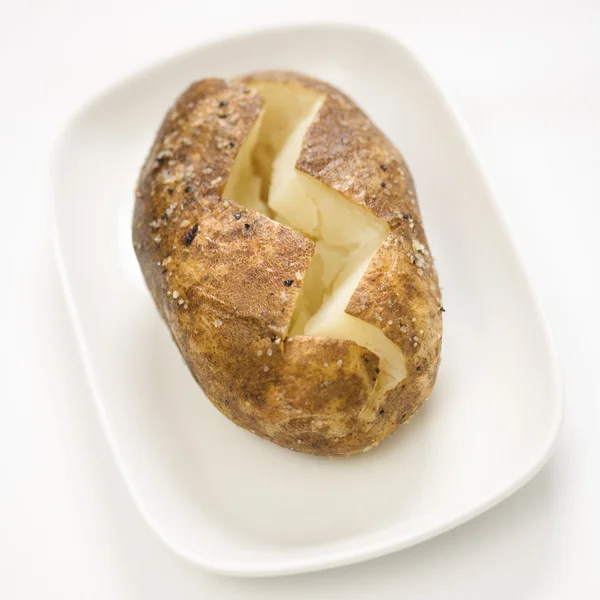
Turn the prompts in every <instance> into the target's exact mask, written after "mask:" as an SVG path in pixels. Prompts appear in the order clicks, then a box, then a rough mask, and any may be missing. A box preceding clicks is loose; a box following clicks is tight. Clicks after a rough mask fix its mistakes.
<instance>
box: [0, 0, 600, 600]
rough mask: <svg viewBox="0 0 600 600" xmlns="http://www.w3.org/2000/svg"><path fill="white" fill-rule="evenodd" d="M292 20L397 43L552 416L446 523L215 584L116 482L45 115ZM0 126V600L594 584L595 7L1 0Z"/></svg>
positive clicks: (428, 1)
mask: <svg viewBox="0 0 600 600" xmlns="http://www.w3.org/2000/svg"><path fill="white" fill-rule="evenodd" d="M311 20H327V21H345V22H359V23H365V24H371V25H374V26H377V27H379V28H380V29H383V30H385V31H388V32H390V33H392V34H394V35H396V36H398V37H400V38H402V39H403V40H404V41H405V42H406V43H407V44H408V45H409V46H411V47H412V48H413V49H414V50H415V52H416V53H417V54H418V56H420V58H421V59H422V60H423V61H424V63H425V65H426V67H428V68H429V70H430V71H431V72H432V74H433V75H434V77H435V78H436V79H438V80H439V82H440V83H441V84H442V86H443V87H444V88H445V90H446V91H447V92H448V94H449V96H450V99H451V100H452V101H453V103H454V105H455V106H456V108H457V109H458V111H459V112H460V113H461V114H462V116H463V117H464V119H465V121H466V122H467V124H468V125H469V126H470V128H471V129H472V131H473V133H474V136H475V140H476V142H477V144H478V146H479V149H480V151H481V153H482V158H483V162H484V163H485V164H486V165H487V167H488V170H489V172H490V176H491V179H492V181H493V183H494V184H495V186H496V188H497V190H498V193H499V196H500V199H501V201H502V203H503V204H504V207H505V209H506V212H507V213H508V217H509V221H510V222H511V224H512V227H513V231H514V233H515V236H516V238H517V242H518V245H519V246H520V248H521V250H522V252H523V254H524V256H525V261H526V264H527V267H528V269H529V271H530V273H531V276H532V278H533V280H534V283H535V285H536V287H537V289H538V291H539V293H540V295H541V298H542V302H543V304H544V306H545V308H546V313H547V316H548V319H549V321H550V325H551V328H552V331H553V334H554V337H555V341H556V344H557V348H558V352H559V356H560V359H561V362H562V365H563V368H564V374H565V380H566V393H567V413H566V420H565V425H564V429H563V432H562V435H561V438H560V440H559V442H558V445H557V447H556V451H555V453H554V456H553V457H552V458H551V459H550V461H549V463H548V464H547V466H546V467H545V468H544V469H543V470H542V472H541V473H540V474H539V475H538V476H537V477H536V478H535V479H534V480H533V481H532V482H531V483H529V484H528V485H527V486H525V488H523V489H522V490H521V491H519V492H517V493H516V494H515V495H514V496H512V497H511V498H510V499H508V500H507V501H505V502H504V503H502V504H501V505H500V506H498V507H496V508H494V509H493V510H491V511H490V512H488V513H486V514H485V515H483V516H481V517H479V518H477V519H475V520H474V521H471V522H470V523H468V524H467V525H464V526H462V527H460V528H458V529H456V530H454V531H452V532H450V533H448V534H446V535H443V536H441V537H439V538H437V539H435V540H432V541H430V542H427V543H424V544H422V545H420V546H418V547H415V548H413V549H410V550H407V551H404V552H400V553H397V554H394V555H391V556H389V557H386V558H383V559H379V560H376V561H372V562H369V563H364V564H361V565H357V566H352V567H348V568H344V569H337V570H333V571H329V572H325V573H319V574H311V575H303V576H295V577H290V578H279V579H262V580H261V579H257V580H247V579H246V580H244V579H229V578H225V577H219V576H214V575H211V574H208V573H205V572H202V571H200V570H199V569H197V568H195V567H193V566H190V565H188V564H186V563H184V562H183V561H181V560H180V559H179V558H176V557H175V556H174V555H172V554H171V553H170V552H169V551H168V550H167V549H165V548H164V547H163V546H162V544H161V542H159V541H158V540H157V539H156V538H155V537H154V535H153V534H152V533H151V531H150V530H149V529H148V528H147V527H146V525H145V524H144V523H143V522H142V520H141V518H140V517H139V515H138V514H137V512H136V510H135V509H134V507H133V505H132V503H131V501H130V498H129V497H128V495H127V493H126V491H125V488H124V486H123V485H122V483H121V481H120V478H119V475H118V474H117V471H116V469H115V466H114V464H113V460H112V457H111V455H110V453H109V450H108V446H107V444H106V443H105V440H104V439H103V437H102V433H101V431H100V427H99V422H98V420H97V418H96V415H95V412H94V411H95V409H94V406H93V404H92V400H91V396H90V393H89V390H88V388H87V386H86V382H85V379H84V376H83V373H82V369H81V364H80V362H79V359H78V354H77V350H76V348H75V344H74V338H73V333H72V331H71V327H70V323H69V320H68V315H67V312H66V309H65V306H64V302H63V297H62V295H61V289H60V284H59V282H58V278H57V270H56V266H55V264H54V260H53V257H52V252H51V246H50V241H49V237H48V231H47V228H46V214H45V211H46V207H45V200H46V198H45V181H44V177H45V175H46V173H45V169H46V163H47V158H48V154H49V151H50V149H51V147H52V142H53V140H54V139H55V137H56V135H57V134H58V132H59V131H60V128H61V125H62V123H63V122H64V120H65V119H66V118H67V117H68V116H69V114H71V113H72V111H73V110H74V109H75V108H76V107H77V106H78V105H79V104H80V103H81V102H82V101H83V100H85V99H86V98H87V97H89V96H90V95H92V94H93V93H94V92H95V91H98V90H100V89H102V88H103V87H104V86H105V85H107V84H108V83H111V82H113V81H115V80H118V79H119V78H121V77H123V76H125V75H127V74H129V73H132V72H134V71H135V70H137V69H138V68H140V67H142V66H146V65H149V64H151V63H152V62H153V61H154V60H156V59H160V58H161V57H164V56H165V55H171V54H174V53H177V52H178V51H180V50H183V49H187V48H190V47H193V46H195V45H197V44H200V43H202V42H204V41H207V40H212V39H215V38H218V37H221V36H223V35H226V34H229V33H232V32H236V31H240V30H247V29H249V28H252V27H257V26H265V25H271V24H278V23H289V22H305V21H311ZM0 119H1V121H0V123H1V124H0V192H1V196H0V202H1V208H2V211H1V213H0V244H1V250H2V252H1V254H0V257H1V261H2V272H3V277H2V287H1V292H0V319H1V323H2V328H1V337H0V340H1V342H0V353H1V355H0V365H2V366H1V367H0V368H1V373H2V377H1V378H0V385H1V388H0V389H1V391H2V395H1V400H2V404H1V409H2V412H1V413H0V415H1V416H0V597H1V598H3V599H4V598H6V599H11V600H12V599H13V598H44V599H54V598H61V599H62V598H68V599H71V598H93V599H96V598H98V599H108V598H111V599H112V598H115V599H121V598H127V599H129V598H135V599H137V598H140V599H154V598H157V599H158V598H160V599H162V598H169V599H170V598H194V599H198V598H200V599H204V598H206V599H212V598H219V600H221V599H222V600H228V599H230V598H231V599H242V598H244V599H251V600H259V599H260V600H279V599H285V600H296V599H304V598H310V599H311V600H321V599H327V600H329V599H333V600H335V599H338V598H339V599H342V598H343V599H344V600H347V599H353V598H368V599H375V600H376V599H379V598H386V599H387V598H400V597H402V598H419V599H426V600H428V599H440V600H441V599H444V600H447V599H450V600H452V599H454V598H456V599H460V600H468V599H470V598H474V599H480V598H486V599H502V600H504V599H513V598H515V599H520V598H527V599H529V598H535V599H543V600H553V599H559V598H560V599H562V598H577V597H578V598H597V597H600V572H599V571H600V542H599V539H600V517H598V510H599V508H600V464H599V463H600V423H599V416H600V411H599V409H598V404H599V403H600V393H599V392H600V385H599V383H598V377H597V372H598V371H599V370H600V352H599V350H598V348H599V343H598V341H597V340H598V338H599V337H600V326H599V324H598V323H599V320H600V294H599V291H600V285H599V283H598V279H599V277H600V268H599V267H598V261H599V259H600V234H599V233H598V231H599V227H600V211H598V210H596V206H597V204H598V203H599V202H600V2H594V1H593V0H589V1H587V2H585V1H583V0H575V1H570V2H565V1H564V0H562V1H561V2H550V1H548V2H535V1H533V2H532V1H529V2H526V1H525V0H502V1H498V2H493V3H490V2H487V3H486V2H476V1H474V0H452V1H448V2H446V1H443V0H438V1H435V0H392V1H390V2H383V1H377V0H367V1H365V0H362V1H360V2H351V1H345V2H327V1H325V0H318V1H312V0H301V1H300V2H297V3H288V2H285V1H284V0H281V1H280V2H262V3H260V2H256V1H255V2H251V1H249V0H247V1H245V2H243V1H240V2H235V1H234V0H229V1H228V2H220V1H219V0H212V1H211V2H203V1H199V0H196V1H193V0H189V1H185V0H168V1H165V2H151V0H104V1H103V2H94V3H92V2H84V1H81V0H80V1H75V0H72V1H68V0H55V1H53V2H49V1H45V0H29V1H28V2H17V0H0ZM93 183H94V182H90V185H93ZM92 226H93V224H92ZM90 268H93V265H91V266H90ZM506 376H507V377H510V373H507V374H506Z"/></svg>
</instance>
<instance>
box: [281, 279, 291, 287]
mask: <svg viewBox="0 0 600 600" xmlns="http://www.w3.org/2000/svg"><path fill="white" fill-rule="evenodd" d="M292 283H294V280H293V279H286V280H285V281H284V282H283V285H285V287H290V286H291V285H292Z"/></svg>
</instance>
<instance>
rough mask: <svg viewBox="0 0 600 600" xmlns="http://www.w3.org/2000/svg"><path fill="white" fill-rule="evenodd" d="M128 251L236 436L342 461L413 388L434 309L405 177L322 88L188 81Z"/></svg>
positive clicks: (335, 94)
mask: <svg viewBox="0 0 600 600" xmlns="http://www.w3.org/2000/svg"><path fill="white" fill-rule="evenodd" d="M133 244H134V248H135V252H136V254H137V258H138V260H139V263H140V266H141V269H142V272H143V274H144V277H145V279H146V282H147V284H148V287H149V289H150V292H151V294H152V296H153V298H154V302H155V303H156V306H157V308H158V310H159V312H160V314H161V316H162V318H163V319H164V321H165V322H166V324H167V326H168V327H169V329H170V331H171V334H172V336H173V339H174V340H175V343H176V344H177V346H178V347H179V350H180V351H181V354H182V356H183V358H184V359H185V361H186V363H187V365H188V366H189V368H190V370H191V372H192V374H193V376H194V377H195V379H196V381H197V382H198V383H199V385H200V386H201V387H202V389H203V390H204V392H205V394H206V395H207V397H208V398H209V399H210V400H211V401H212V402H213V404H214V405H215V406H216V407H217V408H218V409H219V410H220V411H221V412H222V413H224V414H225V415H226V416H227V417H229V418H230V419H231V420H232V421H234V422H235V423H237V424H238V425H241V426H242V427H244V428H246V429H248V430H250V431H251V432H253V433H255V434H257V435H259V436H261V437H263V438H266V439H268V440H271V441H272V442H275V443H276V444H279V445H280V446H284V447H286V448H291V449H292V450H297V451H300V452H305V453H310V454H319V455H350V454H353V453H356V452H362V451H365V450H369V449H370V448H373V447H374V446H375V445H377V444H378V443H379V442H380V441H381V440H383V439H384V438H385V437H386V436H388V435H389V434H390V433H392V432H393V431H394V430H395V429H396V428H397V427H398V425H399V424H401V423H403V422H405V421H406V420H408V419H409V418H410V417H411V415H412V414H413V413H414V412H415V411H416V410H417V409H418V408H419V406H420V405H421V404H422V403H423V401H424V400H425V399H426V398H427V397H428V396H429V394H430V392H431V389H432V387H433V385H434V382H435V378H436V374H437V369H438V364H439V359H440V347H441V337H442V315H441V312H442V311H443V308H442V304H441V299H440V291H439V287H438V280H437V275H436V271H435V268H434V265H433V260H432V257H431V254H430V251H429V247H428V245H427V240H426V238H425V233H424V230H423V223H422V220H421V214H420V212H419V207H418V205H417V200H416V195H415V188H414V185H413V180H412V178H411V175H410V173H409V170H408V168H407V166H406V163H405V162H404V160H403V158H402V156H401V155H400V153H399V152H398V151H397V150H396V149H395V148H394V146H393V145H392V144H391V142H390V141H389V140H388V139H387V138H386V137H385V136H384V135H383V133H382V132H381V131H380V130H379V129H378V128H377V127H376V126H375V125H374V124H373V123H372V122H371V121H370V120H369V118H368V117H367V116H366V115H365V114H364V113H363V112H362V111H361V110H360V109H359V108H358V107H357V106H356V105H355V104H354V103H353V102H352V100H350V99H349V98H348V97H347V96H345V95H344V94H342V93H341V92H339V91H338V90H336V89H335V88H333V87H331V86H330V85H327V84H326V83H323V82H321V81H318V80H316V79H313V78H310V77H307V76H303V75H299V74H296V73H290V72H272V71H269V72H263V73H254V74H250V75H247V76H244V77H240V78H237V79H232V80H229V81H226V80H223V79H205V80H203V81H198V82H196V83H193V84H192V85H191V86H190V87H189V88H188V89H187V90H186V91H185V92H184V93H183V94H182V95H181V96H180V97H179V98H178V99H177V101H176V103H175V105H174V106H173V107H172V108H171V109H170V110H169V112H168V113H167V115H166V117H165V119H164V121H163V123H162V126H161V128H160V130H159V132H158V135H157V137H156V140H155V142H154V145H153V146H152V148H151V150H150V154H149V156H148V158H147V159H146V162H145V164H144V166H143V168H142V170H141V174H140V177H139V182H138V185H137V189H136V203H135V212H134V219H133Z"/></svg>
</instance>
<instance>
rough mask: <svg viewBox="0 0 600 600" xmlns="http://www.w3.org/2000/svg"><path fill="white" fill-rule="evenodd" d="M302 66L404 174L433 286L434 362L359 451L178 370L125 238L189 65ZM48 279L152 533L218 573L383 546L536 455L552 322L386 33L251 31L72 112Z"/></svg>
mask: <svg viewBox="0 0 600 600" xmlns="http://www.w3.org/2000/svg"><path fill="white" fill-rule="evenodd" d="M265 68H284V69H293V70H299V71H303V72H305V73H309V74H312V75H315V76H317V77H319V78H322V79H325V80H326V81H329V82H331V83H333V84H334V85H336V86H338V87H340V88H341V89H342V90H344V91H345V92H347V93H348V94H349V95H350V96H352V97H353V98H354V99H355V100H356V101H357V102H358V104H359V105H360V106H362V107H363V108H364V109H365V110H366V111H367V112H368V113H369V114H370V116H371V117H372V119H373V120H374V121H375V123H377V124H378V125H379V126H380V127H381V128H382V129H383V130H384V131H385V132H386V133H387V134H388V136H389V137H390V138H391V139H392V141H393V142H394V143H395V144H396V145H397V146H398V148H399V149H400V151H401V152H402V153H403V154H404V156H405V157H406V160H407V162H408V164H409V166H410V168H411V170H412V172H413V175H414V178H415V181H416V186H417V192H418V195H419V199H420V204H421V207H422V210H423V213H424V220H425V226H426V231H427V234H428V237H429V240H430V242H431V246H432V250H433V254H434V256H435V258H436V259H437V266H438V270H439V275H440V280H441V284H442V287H443V295H444V304H445V307H446V309H447V312H446V314H445V332H444V335H445V338H444V348H443V360H442V367H441V370H440V374H439V379H438V383H437V386H436V388H435V391H434V393H433V395H432V397H431V398H430V399H429V401H428V402H427V403H426V404H425V406H424V407H423V408H422V409H421V411H420V412H419V413H418V414H417V416H416V417H415V418H414V419H413V420H412V421H411V422H410V423H409V424H408V425H406V426H403V427H401V428H400V430H399V431H398V432H396V433H395V434H394V435H393V436H391V437H390V438H389V439H388V440H387V441H385V442H384V443H382V444H381V446H380V447H378V448H377V449H375V450H373V451H371V452H369V453H366V454H364V455H361V456H356V457H353V458H345V459H339V458H338V459H327V458H317V457H310V456H306V455H302V454H296V453H294V452H291V451H289V450H285V449H282V448H279V447H278V446H275V445H274V444H271V443H269V442H266V441H263V440H261V439H259V438H257V437H255V436H254V435H252V434H250V433H248V432H246V431H244V430H243V429H240V428H238V427H236V426H235V425H233V424H232V423H230V422H229V421H228V420H227V419H226V418H225V417H224V416H222V415H221V414H220V413H219V412H218V411H217V410H216V409H215V408H214V407H213V406H212V405H211V403H210V402H209V401H208V400H207V399H206V397H204V395H203V393H202V392H201V390H200V389H199V388H198V387H197V385H196V384H195V382H194V380H193V379H192V377H191V375H190V374H189V373H188V371H187V368H186V367H185V365H184V363H183V361H182V359H181V357H180V356H179V354H178V351H177V349H176V348H175V345H174V344H173V343H172V341H171V339H170V336H169V333H168V332H167V330H166V328H165V326H164V325H163V324H162V322H161V321H160V319H159V316H158V313H157V311H156V310H155V308H154V306H153V304H152V301H151V299H150V295H149V293H148V292H147V290H146V289H145V285H144V282H143V280H142V277H141V274H140V271H139V268H138V266H137V263H136V260H135V257H134V254H133V251H132V247H131V242H130V223H131V214H132V205H133V190H134V185H135V180H136V177H137V173H138V169H139V168H140V166H141V164H142V162H143V160H144V158H145V156H146V153H147V151H148V149H149V146H150V144H151V142H152V139H153V137H154V134H155V131H156V129H157V128H158V125H159V123H160V121H161V119H162V117H163V114H164V113H165V111H166V110H167V108H168V107H169V105H170V104H171V102H172V101H173V100H174V98H175V97H176V96H177V95H178V94H179V93H180V92H181V91H182V90H183V89H184V88H185V87H186V86H187V85H188V84H189V83H190V82H191V81H193V80H196V79H201V78H204V77H209V76H217V77H219V76H224V77H227V76H231V75H234V74H239V73H244V72H247V71H251V70H256V69H265ZM52 176H53V179H52V190H51V192H52V197H53V201H54V205H53V208H54V210H53V215H54V218H55V234H56V235H55V240H56V249H57V255H58V261H59V264H60V268H61V272H62V277H63V282H64V286H65V290H66V295H67V298H68V303H69V307H70V310H71V313H72V316H73V321H74V324H75V329H76V332H77V337H78V340H79V345H80V349H81V353H82V356H83V361H84V363H85V367H86V371H87V374H88V376H89V380H90V384H91V387H92V390H93V393H94V397H95V399H96V403H97V406H98V410H99V414H100V417H101V420H102V424H103V426H104V429H105V431H106V434H107V438H108V440H109V443H110V446H111V448H112V450H113V452H114V454H115V457H116V460H117V463H118V465H119V467H120V469H121V472H122V474H123V477H124V479H125V481H126V482H127V485H128V487H129V490H130V491H131V494H132V496H133V498H134V499H135V502H136V504H137V506H138V507H139V509H140V511H141V513H142V514H143V516H144V517H145V519H146V520H147V522H148V523H149V525H150V526H151V527H152V528H153V529H154V530H155V531H156V533H157V534H158V535H159V536H160V538H161V539H162V540H163V541H164V542H165V543H166V544H167V545H168V546H170V547H171V548H172V549H173V550H175V551H176V552H177V553H179V554H180V555H182V556H184V557H186V558H188V559H189V560H191V561H193V562H195V563H197V564H199V565H201V566H203V567H206V568H207V569H212V570H214V571H219V572H223V573H229V574H235V575H273V574H285V573H296V572H302V571H309V570H316V569H323V568H328V567H333V566H336V565H342V564H348V563H351V562H356V561H360V560H365V559H368V558H372V557H375V556H381V555H383V554H386V553H388V552H392V551H393V550H398V549H400V548H404V547H406V546H409V545H411V544H415V543H417V542H420V541H422V540H425V539H427V538H430V537H432V536H434V535H436V534H439V533H441V532H443V531H446V530H448V529H450V528H451V527H454V526H456V525H458V524H460V523H462V522H464V521H466V520H467V519H470V518H472V517H474V516H475V515H477V514H479V513H481V512H482V511H484V510H486V509H488V508H490V507H491V506H492V505H494V504H495V503H497V502H499V501H500V500H502V499H503V498H505V497H506V496H508V495H509V494H510V493H511V492H513V491H515V490H516V489H517V488H518V487H519V486H521V485H523V484H524V483H525V482H526V481H527V480H528V479H529V478H530V477H532V476H533V475H534V473H535V472H536V471H537V470H538V469H539V468H540V467H541V466H542V464H543V463H544V462H545V461H546V459H547V458H548V456H549V453H550V450H551V448H552V446H553V443H554V441H555V440H556V437H557V434H558V431H559V429H560V424H561V420H562V412H563V399H562V388H561V384H560V377H559V372H558V368H557V365H556V362H555V359H554V353H553V350H552V347H551V343H550V340H549V335H548V332H547V329H546V326H545V323H544V320H543V317H542V314H541V312H540V308H539V306H538V303H537V300H536V297H535V295H534V294H533V292H532V289H531V286H530V284H529V282H528V280H527V277H526V276H525V274H524V271H523V268H522V266H521V264H520V261H519V257H518V255H517V253H516V251H515V248H514V246H513V244H512V242H511V239H510V236H509V234H508V231H507V227H506V224H505V221H504V218H503V216H502V214H501V212H500V210H499V208H498V204H497V201H496V199H495V197H494V195H493V193H492V192H491V190H490V186H489V184H488V182H487V181H486V178H485V176H484V174H483V173H482V169H481V166H480V165H479V163H478V160H477V158H476V156H475V154H474V152H473V150H472V147H471V145H470V143H469V142H468V140H467V139H466V136H465V132H464V130H463V128H462V127H461V125H460V124H459V122H458V121H457V118H456V116H455V115H454V113H453V111H452V109H451V108H450V107H449V105H448V103H447V101H446V100H445V99H444V97H443V96H442V95H441V93H440V92H439V90H438V89H437V87H436V86H435V85H434V84H433V83H432V81H431V79H430V78H429V77H428V75H427V74H426V72H425V71H424V70H423V68H422V67H421V66H420V65H419V64H418V62H417V61H416V60H415V59H414V58H413V56H412V55H411V54H410V53H409V52H408V51H407V50H406V49H405V48H404V47H403V46H402V45H400V44H399V43H398V42H397V41H395V40H393V39H390V38H388V37H386V36H384V35H382V34H380V33H377V32H374V31H371V30H365V29H360V28H355V27H345V26H344V27H338V26H335V27H334V26H317V27H302V28H286V29H278V30H270V31H265V32H259V33H255V34H251V35H245V36H242V37H236V38H232V39H230V40H227V41H224V42H220V43H217V44H212V45H210V46H205V47H203V48H199V49H197V50H194V51H192V52H189V53H187V54H185V55H183V56H180V57H178V58H175V59H172V60H170V61H168V62H167V63H164V64H162V65H159V66H157V67H155V68H152V69H150V70H147V71H144V72H143V73H141V74H139V75H137V76H135V77H132V78H130V79H128V80H127V81H124V82H122V83H120V84H119V85H117V86H116V87H113V88H112V89H110V90H109V91H107V92H106V93H104V94H102V95H101V96H99V97H97V98H95V99H94V100H93V101H91V102H90V103H89V104H88V105H87V106H86V107H85V108H84V109H83V110H82V111H80V112H79V114H78V115H77V116H76V117H75V118H74V119H73V121H72V122H71V123H70V124H69V126H68V127H67V129H66V131H65V132H64V135H63V137H62V138H61V140H60V143H59V145H58V148H57V151H56V155H55V161H54V163H53V167H52Z"/></svg>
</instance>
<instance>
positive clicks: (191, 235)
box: [182, 223, 198, 246]
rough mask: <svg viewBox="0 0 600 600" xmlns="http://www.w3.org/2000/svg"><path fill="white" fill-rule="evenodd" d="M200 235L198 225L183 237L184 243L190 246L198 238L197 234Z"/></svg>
mask: <svg viewBox="0 0 600 600" xmlns="http://www.w3.org/2000/svg"><path fill="white" fill-rule="evenodd" d="M197 233H198V223H196V224H195V225H194V226H193V227H192V228H191V229H190V230H189V231H188V232H187V233H186V234H185V235H184V236H183V240H182V242H183V243H184V244H185V245H186V246H189V245H190V244H191V243H192V242H193V241H194V238H195V237H196V234H197Z"/></svg>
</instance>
